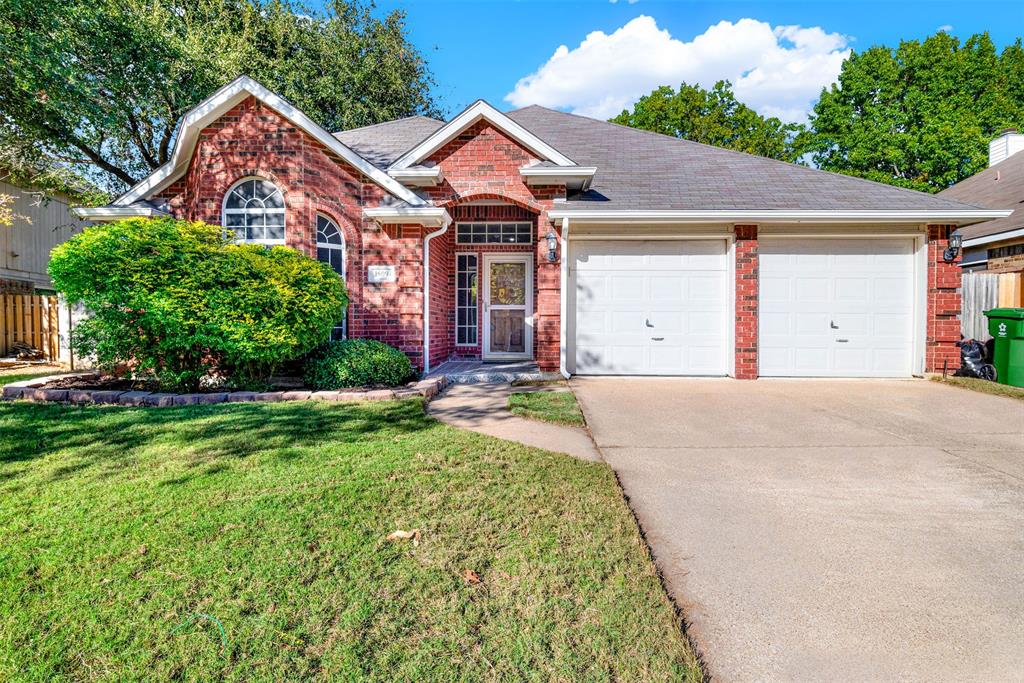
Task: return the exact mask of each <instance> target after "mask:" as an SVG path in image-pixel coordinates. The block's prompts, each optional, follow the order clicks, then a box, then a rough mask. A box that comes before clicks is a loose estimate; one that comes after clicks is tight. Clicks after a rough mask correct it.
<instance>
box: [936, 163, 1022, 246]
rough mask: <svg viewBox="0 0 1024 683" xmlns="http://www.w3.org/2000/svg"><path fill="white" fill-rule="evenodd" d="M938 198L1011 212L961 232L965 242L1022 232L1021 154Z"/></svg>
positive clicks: (989, 168)
mask: <svg viewBox="0 0 1024 683" xmlns="http://www.w3.org/2000/svg"><path fill="white" fill-rule="evenodd" d="M939 196H941V197H945V198H948V199H955V200H958V201H964V202H970V203H972V204H977V205H978V206H983V207H985V208H986V209H1014V212H1013V213H1012V214H1011V215H1009V216H1007V217H1006V218H997V219H995V220H992V221H985V222H984V223H978V224H977V225H972V226H969V227H966V228H962V229H961V230H960V232H961V234H962V235H963V236H964V239H971V238H973V237H987V236H989V235H995V234H997V233H1000V232H1006V231H1007V230H1016V229H1018V228H1024V152H1018V153H1017V154H1014V155H1013V156H1011V157H1009V158H1007V159H1004V160H1003V161H1000V162H999V163H998V164H996V165H995V166H989V167H988V168H986V169H985V170H984V171H981V172H980V173H975V174H974V175H972V176H971V177H970V178H967V179H966V180H961V181H960V182H959V183H957V184H956V185H954V186H953V187H950V188H948V189H946V190H943V191H942V192H940V193H939Z"/></svg>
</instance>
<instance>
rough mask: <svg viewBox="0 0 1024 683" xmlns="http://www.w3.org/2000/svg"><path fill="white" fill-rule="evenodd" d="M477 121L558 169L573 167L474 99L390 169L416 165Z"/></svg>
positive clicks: (527, 132) (505, 118) (539, 141)
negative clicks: (559, 167)
mask: <svg viewBox="0 0 1024 683" xmlns="http://www.w3.org/2000/svg"><path fill="white" fill-rule="evenodd" d="M481 119H484V120H486V121H487V122H488V123H490V124H491V125H492V126H494V127H495V128H497V129H498V130H500V131H501V132H502V133H504V134H505V135H508V136H509V137H510V138H512V139H513V140H515V141H516V142H518V143H519V144H521V145H523V146H524V147H526V148H527V149H529V150H530V151H531V152H533V153H534V154H536V155H537V156H539V157H541V158H542V159H547V160H548V161H551V162H553V163H556V164H558V165H559V166H575V165H576V164H575V163H574V162H573V160H572V159H570V158H569V157H567V156H565V155H564V154H562V153H561V152H559V151H558V150H557V149H555V148H554V147H552V146H551V145H549V144H548V143H546V142H544V141H543V140H541V139H540V138H539V137H537V136H536V135H534V134H533V133H531V132H530V131H528V130H526V129H525V128H523V127H522V126H520V125H519V124H518V123H516V122H515V121H513V120H512V119H510V118H509V117H507V116H505V115H504V114H502V113H501V112H500V111H498V110H497V109H495V108H494V107H492V106H491V105H489V104H487V103H486V102H484V101H483V100H477V101H476V102H474V103H473V104H471V105H470V106H469V107H467V108H466V109H465V110H464V111H463V112H462V113H461V114H459V115H458V116H456V117H455V118H454V119H452V120H451V121H449V122H448V123H446V124H444V125H443V126H441V127H440V128H438V129H437V131H435V132H434V133H433V134H432V135H431V136H429V137H428V138H427V139H426V140H424V141H423V142H421V143H420V144H418V145H416V146H415V147H413V148H412V149H410V150H409V151H408V152H406V153H405V154H403V155H402V156H400V157H399V158H398V159H397V160H396V161H395V163H393V164H391V169H405V168H409V167H410V166H413V165H415V164H418V163H420V162H421V161H423V160H424V159H426V158H427V157H428V156H430V155H431V154H433V153H434V152H436V151H437V150H439V149H441V147H442V146H444V144H445V143H447V142H448V141H449V140H451V139H452V138H454V137H455V136H456V135H458V134H459V133H461V132H462V131H463V130H465V129H466V128H468V127H470V126H471V125H473V124H474V123H476V122H477V121H479V120H481Z"/></svg>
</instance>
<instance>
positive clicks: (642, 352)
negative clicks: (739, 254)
mask: <svg viewBox="0 0 1024 683" xmlns="http://www.w3.org/2000/svg"><path fill="white" fill-rule="evenodd" d="M572 251H573V264H574V265H573V270H574V273H573V275H574V278H575V283H576V287H575V305H576V319H575V327H576V330H575V333H576V336H575V340H576V352H575V360H576V368H575V372H576V373H578V374H584V375H588V374H589V375H724V374H726V372H727V371H728V355H727V353H726V351H727V346H728V339H729V335H728V333H727V330H728V328H727V323H728V320H729V316H730V311H729V308H730V303H729V302H730V298H729V295H728V287H727V279H728V260H727V257H726V241H725V240H724V239H723V240H679V241H675V240H673V241H658V240H649V241H637V242H631V241H612V240H609V241H579V242H573V245H572Z"/></svg>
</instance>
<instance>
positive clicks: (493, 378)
mask: <svg viewBox="0 0 1024 683" xmlns="http://www.w3.org/2000/svg"><path fill="white" fill-rule="evenodd" d="M436 375H444V376H445V378H446V379H447V380H448V383H449V384H508V383H511V382H534V381H544V380H552V379H560V378H561V375H560V374H558V373H557V372H542V371H541V370H540V369H539V368H538V367H537V364H536V363H533V362H516V363H485V362H483V361H479V360H449V361H445V362H444V363H442V364H441V365H439V366H437V367H436V368H434V369H433V370H431V372H430V374H429V375H427V377H434V376H436Z"/></svg>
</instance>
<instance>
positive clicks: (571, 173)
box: [519, 166, 597, 190]
mask: <svg viewBox="0 0 1024 683" xmlns="http://www.w3.org/2000/svg"><path fill="white" fill-rule="evenodd" d="M596 173H597V167H595V166H523V167H522V168H520V169H519V175H521V176H522V177H523V179H524V180H525V181H526V184H527V185H550V184H552V183H559V182H561V183H565V184H567V185H568V184H572V185H574V186H576V185H578V186H579V188H580V189H583V190H585V189H587V188H588V187H590V183H591V181H592V180H593V179H594V175H595V174H596Z"/></svg>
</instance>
